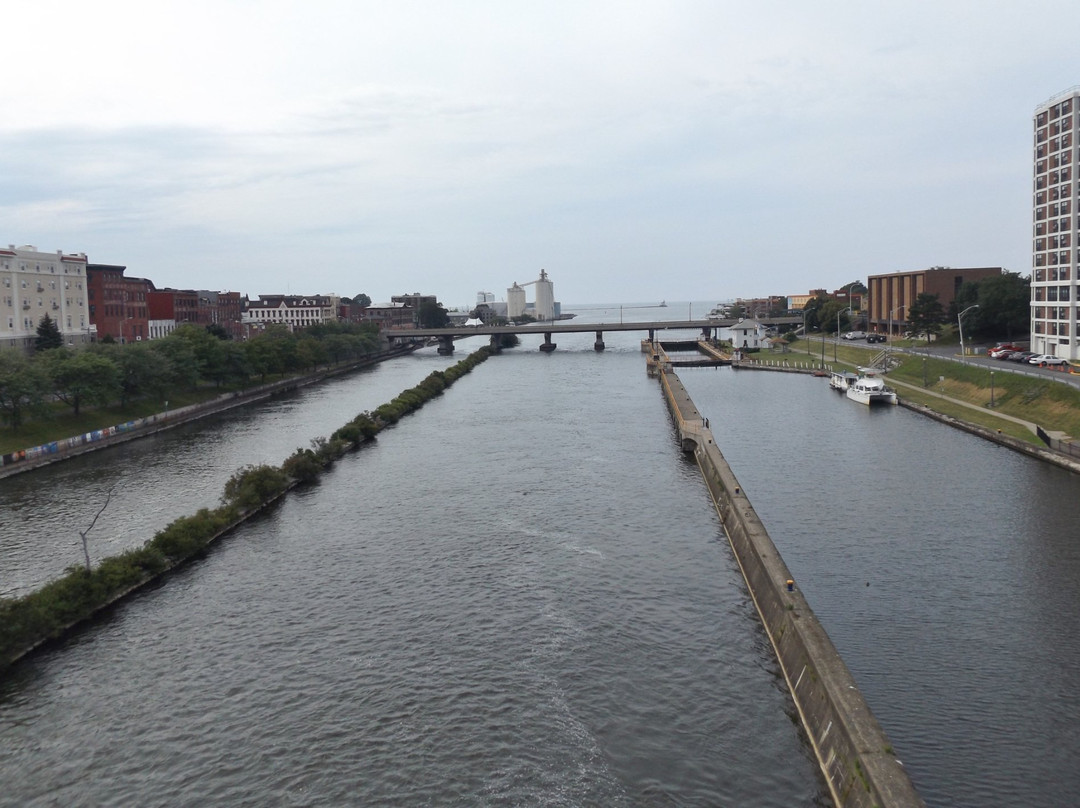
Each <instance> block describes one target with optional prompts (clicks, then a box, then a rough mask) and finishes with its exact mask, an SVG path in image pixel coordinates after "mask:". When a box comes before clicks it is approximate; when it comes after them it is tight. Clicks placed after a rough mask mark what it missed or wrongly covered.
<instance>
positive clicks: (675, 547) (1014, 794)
mask: <svg viewBox="0 0 1080 808" xmlns="http://www.w3.org/2000/svg"><path fill="white" fill-rule="evenodd" d="M669 311H674V309H670V310H669ZM623 314H624V315H626V316H627V317H628V318H629V316H630V315H631V313H630V312H623ZM647 314H648V315H649V316H650V317H651V316H655V312H647ZM684 314H685V312H682V313H680V314H679V315H678V316H680V317H681V316H684ZM619 315H620V313H619V312H618V311H616V310H611V311H608V312H606V313H605V314H604V315H602V316H603V317H606V319H607V320H608V321H609V322H610V321H613V320H615V319H617V318H618V317H619ZM639 319H644V318H643V317H642V318H639ZM593 338H594V337H593V335H592V334H587V335H581V336H578V337H569V336H560V337H559V338H558V339H557V341H558V343H559V349H558V351H556V353H555V354H554V355H553V356H544V355H542V354H540V353H539V352H537V351H536V349H535V348H536V344H537V343H538V341H539V338H537V337H530V338H527V340H526V342H525V344H524V345H523V346H522V348H520V349H518V350H516V351H514V352H511V353H508V354H506V355H504V356H502V357H499V358H497V359H493V360H491V361H489V362H486V363H484V364H483V365H481V366H480V367H479V368H477V369H476V370H475V371H474V372H473V373H472V374H471V375H470V376H469V377H467V378H466V379H464V380H462V381H461V382H460V383H459V384H458V385H456V386H455V387H454V388H452V389H451V390H450V391H449V392H448V393H447V394H446V395H445V396H443V397H442V398H440V399H439V400H438V401H436V402H433V403H432V404H430V405H429V406H427V407H425V409H424V410H422V411H421V412H420V413H418V414H416V415H414V416H411V417H409V418H407V419H406V420H405V422H403V423H402V424H401V425H399V427H397V428H395V429H393V430H390V431H388V432H385V433H383V435H381V436H380V438H379V440H378V442H377V444H376V445H375V446H373V447H371V448H369V449H366V450H364V451H362V452H360V453H358V454H357V455H355V456H351V457H350V458H348V459H347V460H346V461H345V462H343V463H342V464H340V465H339V466H338V467H336V469H335V470H334V471H333V472H332V473H331V474H330V475H329V476H328V477H326V478H324V480H323V481H322V482H321V484H320V485H319V486H317V487H314V488H309V489H306V490H305V491H303V492H302V493H301V494H299V495H297V496H294V497H291V498H290V499H289V500H287V501H286V502H285V503H283V504H282V505H281V506H280V507H278V508H277V509H275V510H274V512H273V513H272V514H270V515H268V516H267V517H266V518H264V519H261V520H259V521H258V522H255V523H252V524H250V525H248V526H246V527H244V528H243V529H241V530H240V531H238V533H237V534H236V535H235V536H233V537H232V538H230V539H229V540H228V541H227V542H225V543H223V544H222V545H221V546H220V547H218V548H216V549H215V550H214V551H213V552H211V553H210V554H208V556H207V557H206V558H204V559H202V560H200V561H199V562H197V563H195V564H193V565H192V566H190V567H188V568H186V569H185V570H183V571H182V572H180V573H179V574H177V575H175V576H174V577H173V578H172V579H170V580H169V581H168V582H167V583H165V584H164V585H162V586H160V587H158V588H156V589H155V590H153V591H151V592H148V593H145V594H144V595H141V596H140V597H138V598H137V599H136V600H135V601H133V602H131V603H129V604H126V605H124V606H122V607H121V608H118V609H117V610H115V611H114V612H113V613H112V614H111V615H110V616H109V617H108V619H106V620H103V621H102V622H101V623H99V624H97V625H95V626H94V627H93V628H91V629H89V630H87V631H85V632H83V633H81V634H79V635H78V636H77V637H75V638H74V639H72V640H71V641H69V642H67V643H66V644H65V645H64V646H63V647H60V648H57V649H54V650H51V651H49V652H48V653H45V654H41V655H39V656H37V657H35V658H33V659H32V660H29V661H27V662H26V663H24V664H22V665H20V666H18V667H17V668H16V669H15V671H14V672H13V674H12V675H11V676H10V677H9V678H8V680H7V681H6V682H5V683H4V684H3V685H0V786H2V787H0V804H3V805H9V804H10V805H69V804H73V805H79V804H85V805H101V804H113V805H128V804H139V805H170V806H172V805H196V804H199V805H203V804H208V803H209V804H271V805H328V804H355V805H362V804H363V805H370V804H379V805H384V804H386V805H416V804H420V805H424V804H431V805H444V804H445V805H450V804H459V805H460V804H467V805H473V804H478V805H731V806H744V805H750V806H755V805H783V806H787V805H818V804H824V803H826V802H827V800H826V798H825V797H824V796H823V794H822V793H821V786H820V784H819V781H818V779H817V775H816V771H815V768H814V766H813V765H812V764H811V762H810V761H809V760H808V756H807V751H806V748H805V746H804V745H803V744H802V743H801V741H800V739H799V735H798V731H797V728H796V727H795V726H794V725H793V724H792V723H791V718H790V712H791V705H790V701H789V700H788V698H787V696H786V694H785V693H784V692H783V689H782V684H781V682H780V681H779V679H778V678H777V670H776V667H775V663H774V661H773V659H772V655H771V651H770V649H769V647H768V645H767V641H766V640H765V638H764V636H763V634H762V632H761V629H760V627H759V624H758V622H757V619H756V615H755V614H754V612H753V608H752V606H751V605H750V604H749V602H748V600H747V598H746V595H745V592H744V590H743V584H742V581H741V578H740V577H739V574H738V571H737V569H736V568H735V567H734V565H733V562H732V561H731V557H730V550H729V548H728V547H727V545H726V543H725V540H724V539H723V537H722V535H721V533H720V529H719V526H718V524H717V521H716V518H715V515H714V513H713V511H712V509H711V507H710V505H709V502H708V497H707V495H706V493H705V490H704V487H703V486H702V484H701V481H700V478H699V474H698V471H697V469H696V467H695V466H694V465H693V464H692V463H689V462H687V461H686V459H685V458H684V457H683V456H682V455H681V453H680V452H679V451H678V449H677V445H676V443H675V441H674V438H673V434H672V430H671V427H670V422H669V420H668V417H667V415H666V412H665V411H664V407H663V404H662V401H661V399H660V394H659V392H658V390H657V385H656V383H655V382H654V381H650V380H648V379H646V377H645V373H644V368H643V360H642V357H641V354H640V353H639V352H638V347H637V343H636V341H635V339H634V338H633V337H630V336H625V337H621V336H618V335H607V334H606V335H605V341H606V342H607V343H608V346H609V350H608V351H607V352H605V353H604V354H601V355H596V354H595V353H593V351H592V341H593ZM464 350H467V348H465V349H463V350H462V353H463V352H464ZM459 355H460V354H459ZM446 361H447V360H444V359H440V358H438V357H435V356H434V354H432V355H431V356H428V357H424V356H420V357H414V358H412V359H406V360H399V362H398V363H397V364H395V363H388V364H386V365H383V366H381V367H380V368H379V369H378V370H377V371H376V372H374V373H371V374H367V375H364V376H362V377H356V378H355V379H352V380H349V381H343V382H338V383H332V384H328V385H324V386H322V387H320V388H318V389H317V390H313V391H309V392H305V393H301V394H299V395H297V396H296V397H293V398H290V399H286V400H280V401H276V402H272V403H271V404H269V405H266V407H264V408H261V409H260V410H259V411H258V412H256V411H251V412H250V413H248V414H244V415H241V416H238V417H234V418H224V419H221V420H220V421H219V422H217V423H215V424H213V425H208V426H207V427H206V432H205V434H204V433H203V432H202V430H201V429H200V428H194V429H192V430H191V432H190V433H189V434H184V435H177V436H175V437H170V439H169V440H170V441H175V443H172V444H170V447H171V448H169V450H168V451H160V450H159V451H153V450H152V449H145V448H140V447H139V446H138V445H133V446H132V447H131V448H130V451H131V452H132V453H133V455H132V456H131V458H130V461H129V462H127V463H124V464H117V463H113V462H111V461H110V460H109V458H108V457H107V456H106V455H101V456H99V457H95V458H93V462H87V461H74V462H75V463H84V466H83V467H82V468H81V469H80V468H79V467H78V466H76V465H73V464H67V465H61V466H57V467H55V469H53V470H51V471H49V472H47V474H48V475H51V476H49V477H44V478H39V480H40V479H52V480H54V481H56V483H57V484H56V485H55V486H53V487H52V488H53V489H54V490H52V491H51V492H50V494H49V496H51V497H55V498H56V501H57V502H59V503H61V505H60V508H61V510H63V509H70V513H68V511H64V513H65V514H68V515H66V516H64V519H72V520H73V519H74V515H77V514H78V513H79V510H78V509H79V508H85V507H86V502H85V501H91V502H96V501H97V500H98V499H99V498H100V496H102V492H103V491H104V490H107V488H108V486H109V484H110V483H109V480H110V479H112V480H115V479H122V480H124V481H125V482H126V484H125V486H123V490H125V492H126V493H125V498H128V497H130V499H129V500H127V501H125V503H124V507H123V508H117V510H116V511H115V513H114V512H113V511H112V506H110V511H109V512H108V513H109V514H110V515H111V516H112V518H113V519H114V523H113V525H112V526H111V527H110V528H109V529H108V530H103V531H102V533H101V534H100V538H99V541H101V542H103V543H114V542H115V543H117V544H122V543H123V542H125V541H128V542H135V541H141V540H142V538H143V535H142V533H143V532H144V531H146V530H148V529H149V528H150V527H151V526H153V525H155V524H157V523H158V522H161V523H164V521H167V518H166V517H167V516H168V514H169V513H174V514H175V515H179V514H182V513H189V512H191V511H192V510H193V509H194V507H197V506H198V505H199V504H212V503H213V501H215V500H216V498H217V496H218V494H219V492H220V489H221V484H222V482H223V480H224V479H225V477H227V476H228V475H229V474H230V473H231V472H232V470H233V469H234V468H235V467H236V466H239V465H242V464H244V463H248V462H259V461H261V460H270V461H272V462H280V459H281V458H283V457H284V456H285V455H287V454H289V453H290V452H291V451H292V450H293V449H294V448H295V447H296V446H298V445H303V444H304V443H305V442H306V441H307V440H308V439H309V437H311V436H314V435H320V434H327V433H329V432H330V431H332V429H333V428H336V427H337V426H339V425H340V424H341V423H343V422H344V421H345V420H347V419H348V418H349V417H351V415H352V414H354V413H355V412H357V411H359V410H362V409H368V408H370V407H372V406H375V405H376V404H378V403H381V402H382V401H385V400H387V399H389V398H391V397H392V396H393V395H396V393H397V392H399V391H400V390H401V389H403V388H405V387H408V386H411V385H412V384H415V383H416V381H419V379H420V378H422V377H423V376H424V375H426V374H427V373H428V372H430V369H432V367H435V366H442V365H443V364H445V362H446ZM680 375H681V378H682V379H683V381H684V382H685V383H686V385H687V387H688V389H689V390H690V392H691V394H692V395H693V396H694V399H695V402H696V403H697V404H698V406H699V408H700V409H701V410H702V412H703V413H704V414H705V415H706V416H708V417H709V418H710V422H711V424H712V427H713V431H714V432H715V433H716V435H717V440H718V443H719V445H720V447H721V449H722V450H723V452H724V454H725V456H726V457H727V458H728V460H729V462H731V464H732V466H733V468H734V469H735V472H736V474H737V475H738V476H739V479H740V481H741V482H742V484H743V485H744V487H745V488H746V490H747V492H748V494H749V496H750V498H751V501H752V502H753V503H754V505H755V507H756V509H757V510H758V512H759V514H760V515H761V517H762V519H763V520H764V522H765V524H766V525H767V527H768V528H769V530H770V533H771V534H772V536H773V539H774V540H775V541H776V544H777V546H778V547H779V548H780V550H781V552H782V553H783V555H784V558H785V560H786V561H787V563H788V565H789V566H790V567H791V569H792V571H793V573H794V575H795V577H796V579H797V581H798V583H799V586H800V587H801V588H802V590H803V591H804V593H805V594H806V596H807V598H808V599H809V601H810V603H811V605H812V606H813V607H814V609H815V611H816V613H817V614H818V616H819V617H820V618H821V620H822V622H823V624H824V625H825V627H826V629H827V630H828V631H829V633H830V636H832V638H833V640H834V642H835V643H836V645H837V646H838V648H839V649H840V651H841V653H842V654H843V656H844V659H845V661H846V662H847V663H848V665H849V667H850V668H851V669H852V671H853V673H854V675H855V677H856V680H857V681H858V682H859V685H860V687H861V689H862V690H863V693H864V694H865V695H866V697H867V700H868V701H869V702H870V705H871V707H872V709H873V710H874V712H875V714H876V715H877V717H878V718H879V719H880V720H881V722H882V724H883V726H884V728H885V730H886V732H887V733H888V734H889V736H890V739H891V740H892V742H893V744H894V747H895V748H896V750H897V753H898V754H899V756H900V757H901V759H902V760H903V761H904V762H905V764H906V765H907V767H908V770H909V771H910V773H911V775H912V778H913V780H914V781H915V784H916V787H917V788H918V789H919V791H920V793H921V794H922V795H923V796H924V798H925V799H926V800H927V803H928V804H929V805H933V806H936V805H950V806H1014V805H1025V806H1047V807H1048V808H1049V806H1059V805H1069V804H1072V802H1074V801H1075V798H1074V795H1075V794H1076V793H1080V774H1078V771H1080V769H1078V767H1077V766H1076V765H1075V760H1076V759H1077V757H1078V753H1080V733H1077V732H1076V729H1075V728H1076V726H1077V725H1078V723H1080V707H1078V704H1077V700H1076V696H1075V693H1076V692H1077V688H1078V685H1080V673H1078V671H1080V642H1078V638H1077V634H1076V631H1075V616H1076V615H1077V613H1080V609H1078V606H1080V603H1078V599H1080V595H1078V593H1077V587H1076V580H1077V578H1078V576H1080V550H1078V546H1077V543H1076V541H1075V538H1074V536H1075V533H1076V530H1075V527H1074V524H1075V522H1076V518H1077V502H1078V501H1080V497H1078V494H1080V490H1078V488H1077V486H1078V479H1077V478H1076V477H1075V476H1074V475H1070V474H1067V473H1065V472H1061V471H1058V470H1056V469H1053V468H1050V467H1047V466H1045V465H1043V464H1040V463H1037V462H1033V461H1030V460H1028V459H1026V458H1024V457H1021V456H1019V455H1016V454H1014V453H1012V452H1009V451H1008V450H1004V449H1001V448H999V447H995V446H993V445H990V444H986V443H984V442H982V441H979V440H978V439H976V438H973V437H971V436H969V435H966V434H964V433H961V432H958V431H955V430H951V429H949V428H946V427H943V426H941V425H938V424H936V423H934V422H932V421H929V420H927V419H924V418H921V417H919V416H916V415H914V414H912V413H910V412H908V411H906V410H903V409H902V408H894V409H890V410H869V409H868V408H865V407H860V406H858V405H856V404H854V403H853V402H850V401H847V400H846V399H843V398H840V397H837V396H836V395H835V394H834V393H832V392H831V391H829V390H828V387H827V384H826V382H825V380H822V379H813V378H809V377H801V376H792V375H786V374H770V373H749V372H747V373H735V372H733V371H731V370H729V369H724V370H719V371H718V370H705V369H701V370H686V371H683V372H682V373H681V374H680ZM383 382H385V384H383ZM380 385H382V386H380ZM318 413H321V415H320V414H318ZM211 453H214V454H211ZM124 456H125V457H127V454H126V453H125V455H124ZM200 461H202V462H200ZM118 466H123V468H117V467H118ZM211 475H216V476H214V477H212V478H211V479H208V477H211ZM33 476H34V475H30V476H28V477H26V478H22V479H20V478H16V481H18V482H19V484H23V480H25V481H26V484H27V485H28V487H27V488H26V489H25V490H24V493H23V494H22V495H19V494H14V495H12V494H11V493H10V492H11V490H12V489H11V488H10V483H12V482H14V481H12V480H8V481H5V482H4V485H3V486H2V487H0V497H2V496H8V497H11V498H10V499H8V500H6V502H4V503H0V504H2V507H3V508H4V509H5V511H4V512H5V514H6V513H7V509H8V508H9V507H12V506H18V507H21V508H23V509H24V510H23V513H29V512H30V511H31V510H32V507H31V505H30V504H28V503H27V498H28V497H29V496H30V495H31V494H32V493H33V492H35V491H38V490H41V489H42V488H43V486H40V485H38V486H33V485H30V484H29V482H30V480H31V478H32V477H33ZM102 476H103V477H104V480H102V479H101V477H102ZM44 488H47V486H46V487H44ZM84 500H85V501H84ZM65 503H66V504H65ZM91 516H92V514H91ZM169 518H171V517H169ZM12 524H13V523H12V522H10V521H8V520H7V519H5V521H4V524H3V526H2V529H0V536H2V543H0V547H3V548H5V552H7V548H9V547H10V546H11V545H12V543H13V541H14V543H15V544H16V545H17V546H23V547H26V548H28V549H26V550H24V551H22V552H23V556H24V557H31V558H33V559H34V561H35V563H36V562H37V560H38V558H37V556H38V554H40V555H41V556H44V557H49V556H50V555H56V556H59V555H61V553H59V551H56V550H54V549H50V548H53V546H54V545H56V546H59V543H57V542H56V540H55V534H57V533H59V532H60V527H59V526H58V525H57V523H55V522H53V523H50V522H48V521H45V522H43V523H42V524H41V526H40V527H39V528H36V530H37V532H36V534H34V535H36V536H37V538H36V539H26V538H23V534H22V533H20V532H19V531H18V530H17V529H13V528H12ZM96 532H97V529H95V533H96ZM72 535H73V536H74V537H75V538H77V535H76V534H75V533H72ZM117 536H121V537H127V538H117ZM13 537H15V538H14V539H13ZM20 541H21V542H22V544H21V545H20V544H19V542H20ZM66 552H71V553H73V554H76V555H75V560H77V558H78V556H77V552H78V551H77V546H75V545H71V548H70V549H69V550H67V551H66ZM5 558H10V555H8V556H5ZM46 560H47V561H48V559H46ZM66 563H70V562H64V564H62V565H61V566H63V565H66ZM50 564H51V566H50ZM54 568H56V563H55V562H54V561H48V563H42V564H41V565H40V566H39V567H35V568H33V569H31V570H30V571H28V572H20V573H18V575H16V576H12V574H11V572H10V570H11V567H8V566H6V565H5V568H4V570H0V574H2V575H3V577H2V578H0V581H2V582H3V587H4V588H5V589H8V588H11V587H12V586H15V587H17V586H19V585H31V584H27V583H26V582H32V581H35V580H38V579H39V578H40V577H41V576H42V575H45V574H47V570H50V569H54Z"/></svg>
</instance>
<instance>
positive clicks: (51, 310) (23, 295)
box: [0, 244, 93, 351]
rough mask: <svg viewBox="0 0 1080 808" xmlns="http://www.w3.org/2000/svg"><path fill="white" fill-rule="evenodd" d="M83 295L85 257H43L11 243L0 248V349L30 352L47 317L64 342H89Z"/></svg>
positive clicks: (44, 255)
mask: <svg viewBox="0 0 1080 808" xmlns="http://www.w3.org/2000/svg"><path fill="white" fill-rule="evenodd" d="M86 292H87V280H86V255H85V254H84V253H77V254H74V255H65V254H64V253H63V252H61V251H59V250H57V251H56V252H54V253H45V252H40V251H39V250H38V249H37V248H36V247H31V246H29V245H27V246H23V247H15V245H14V244H10V245H8V247H7V249H0V348H19V349H21V350H24V351H30V350H33V347H34V342H35V340H36V339H37V327H38V324H39V323H40V322H41V319H42V317H43V316H44V315H46V314H48V315H49V318H50V319H51V320H53V322H55V323H56V325H57V327H58V328H59V329H60V333H61V334H62V335H63V337H64V342H66V343H68V344H71V345H78V344H81V343H84V342H89V341H90V339H91V337H92V335H93V327H92V326H91V323H90V308H89V306H88V304H87V295H86Z"/></svg>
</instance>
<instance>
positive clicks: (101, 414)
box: [0, 387, 227, 454]
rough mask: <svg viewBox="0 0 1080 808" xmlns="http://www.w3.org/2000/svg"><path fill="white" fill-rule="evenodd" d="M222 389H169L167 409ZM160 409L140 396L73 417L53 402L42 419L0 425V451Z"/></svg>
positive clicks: (161, 403)
mask: <svg viewBox="0 0 1080 808" xmlns="http://www.w3.org/2000/svg"><path fill="white" fill-rule="evenodd" d="M225 392H227V391H226V390H224V389H222V388H219V387H206V388H200V389H199V390H197V391H193V392H188V393H176V392H173V393H170V394H169V409H170V410H175V409H179V408H180V407H186V406H188V405H189V404H199V403H201V402H203V401H209V400H210V399H213V398H217V397H218V396H220V395H221V394H222V393H225ZM164 411H165V402H164V400H161V401H159V400H148V399H144V400H141V401H136V402H132V403H131V404H129V405H128V406H127V407H124V408H121V407H118V406H116V407H100V408H97V409H86V408H85V407H84V408H83V410H82V412H81V413H80V414H79V417H78V418H76V417H75V416H74V415H72V414H71V408H70V407H69V406H67V405H66V404H62V403H60V402H57V403H56V404H54V405H52V407H51V414H50V416H49V417H48V418H46V419H40V420H34V421H31V422H30V423H28V424H24V425H23V427H22V428H21V429H18V430H13V429H11V428H10V427H7V426H5V427H2V428H0V454H8V453H9V452H16V451H19V450H20V449H29V448H30V447H31V446H41V445H42V444H44V443H51V442H52V441H54V440H63V439H64V438H70V437H71V436H72V435H81V434H83V433H85V432H93V431H94V430H95V429H102V428H103V427H107V426H113V425H115V424H123V423H126V422H127V421H133V420H135V419H136V418H145V417H146V416H147V415H153V414H154V413H158V412H164Z"/></svg>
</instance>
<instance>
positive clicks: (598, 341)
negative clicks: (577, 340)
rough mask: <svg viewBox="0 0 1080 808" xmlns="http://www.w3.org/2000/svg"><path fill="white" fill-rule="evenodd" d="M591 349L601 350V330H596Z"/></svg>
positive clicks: (602, 335)
mask: <svg viewBox="0 0 1080 808" xmlns="http://www.w3.org/2000/svg"><path fill="white" fill-rule="evenodd" d="M593 350H594V351H602V350H604V332H603V331H597V332H596V342H594V343H593Z"/></svg>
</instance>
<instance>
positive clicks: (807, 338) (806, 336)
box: [802, 306, 810, 356]
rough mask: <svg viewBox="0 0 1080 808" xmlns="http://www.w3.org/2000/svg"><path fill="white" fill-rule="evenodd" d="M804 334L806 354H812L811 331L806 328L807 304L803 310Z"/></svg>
mask: <svg viewBox="0 0 1080 808" xmlns="http://www.w3.org/2000/svg"><path fill="white" fill-rule="evenodd" d="M802 335H803V339H805V340H806V355H807V356H809V355H810V331H809V330H807V328H806V306H803V310H802Z"/></svg>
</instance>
